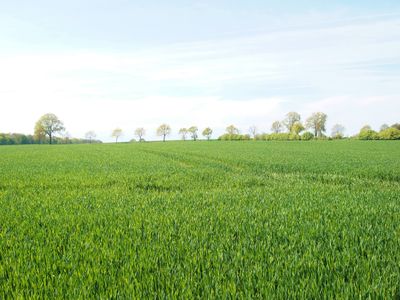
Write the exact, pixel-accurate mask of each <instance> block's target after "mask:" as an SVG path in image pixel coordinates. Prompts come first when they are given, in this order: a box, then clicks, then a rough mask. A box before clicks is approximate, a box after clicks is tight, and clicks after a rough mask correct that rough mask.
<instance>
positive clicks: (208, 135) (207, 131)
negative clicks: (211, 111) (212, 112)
mask: <svg viewBox="0 0 400 300" xmlns="http://www.w3.org/2000/svg"><path fill="white" fill-rule="evenodd" d="M212 133H213V131H212V129H211V128H210V127H207V128H205V129H204V130H203V133H202V134H203V136H205V137H206V138H207V140H208V141H209V140H210V138H211V135H212Z"/></svg>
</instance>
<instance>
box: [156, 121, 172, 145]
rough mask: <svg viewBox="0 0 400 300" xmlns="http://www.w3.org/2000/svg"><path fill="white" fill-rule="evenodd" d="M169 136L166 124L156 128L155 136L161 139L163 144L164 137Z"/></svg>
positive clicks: (169, 130) (168, 128)
mask: <svg viewBox="0 0 400 300" xmlns="http://www.w3.org/2000/svg"><path fill="white" fill-rule="evenodd" d="M170 134H171V127H170V126H169V125H168V124H161V125H160V127H158V128H157V135H158V136H162V137H163V142H165V138H166V136H167V135H170Z"/></svg>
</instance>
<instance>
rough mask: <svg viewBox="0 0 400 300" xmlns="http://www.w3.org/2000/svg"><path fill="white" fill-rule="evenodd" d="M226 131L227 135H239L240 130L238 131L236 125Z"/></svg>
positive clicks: (230, 126)
mask: <svg viewBox="0 0 400 300" xmlns="http://www.w3.org/2000/svg"><path fill="white" fill-rule="evenodd" d="M225 130H226V133H227V134H231V135H233V134H239V129H237V128H236V127H235V126H234V125H229V126H228V127H226V129H225Z"/></svg>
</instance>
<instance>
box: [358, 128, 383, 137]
mask: <svg viewBox="0 0 400 300" xmlns="http://www.w3.org/2000/svg"><path fill="white" fill-rule="evenodd" d="M358 139H360V140H377V139H379V135H378V133H377V132H376V131H375V130H372V128H371V126H369V125H365V126H364V127H362V128H361V130H360V133H359V134H358Z"/></svg>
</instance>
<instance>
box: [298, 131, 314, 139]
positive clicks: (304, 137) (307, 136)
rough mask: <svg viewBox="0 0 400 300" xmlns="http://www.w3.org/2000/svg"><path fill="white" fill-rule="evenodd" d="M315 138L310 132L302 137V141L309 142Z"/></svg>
mask: <svg viewBox="0 0 400 300" xmlns="http://www.w3.org/2000/svg"><path fill="white" fill-rule="evenodd" d="M313 138H314V134H312V133H311V132H308V131H306V132H304V133H303V134H302V135H301V139H302V140H303V141H309V140H312V139H313Z"/></svg>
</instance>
